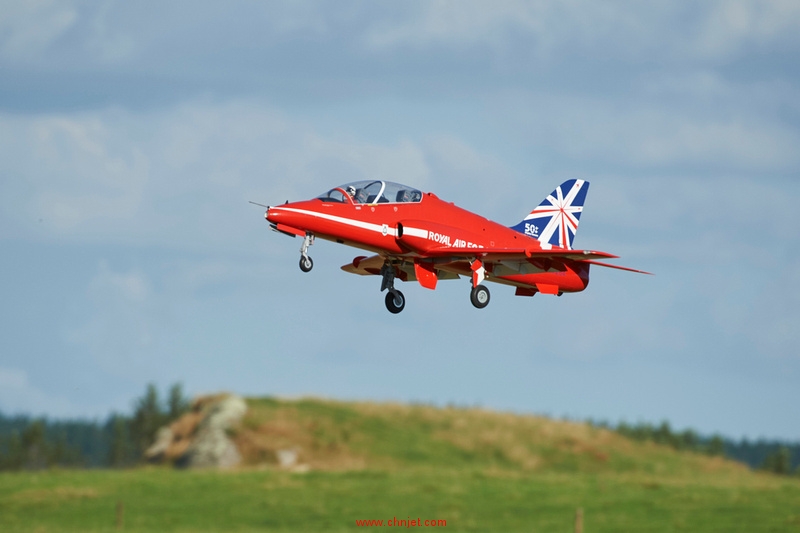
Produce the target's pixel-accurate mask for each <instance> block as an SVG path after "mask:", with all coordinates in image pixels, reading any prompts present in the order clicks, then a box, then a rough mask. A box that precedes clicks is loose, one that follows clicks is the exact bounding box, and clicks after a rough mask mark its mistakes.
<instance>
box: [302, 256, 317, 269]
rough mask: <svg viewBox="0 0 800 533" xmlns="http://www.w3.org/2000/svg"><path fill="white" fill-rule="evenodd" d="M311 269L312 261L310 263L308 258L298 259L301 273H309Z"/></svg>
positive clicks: (312, 266)
mask: <svg viewBox="0 0 800 533" xmlns="http://www.w3.org/2000/svg"><path fill="white" fill-rule="evenodd" d="M312 268H314V261H312V260H311V258H310V257H308V256H305V257H301V258H300V270H302V271H303V272H311V269H312Z"/></svg>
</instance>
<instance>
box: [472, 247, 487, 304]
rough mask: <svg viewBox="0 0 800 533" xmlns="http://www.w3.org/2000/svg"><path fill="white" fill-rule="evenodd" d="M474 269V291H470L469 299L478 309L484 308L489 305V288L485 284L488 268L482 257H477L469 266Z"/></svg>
mask: <svg viewBox="0 0 800 533" xmlns="http://www.w3.org/2000/svg"><path fill="white" fill-rule="evenodd" d="M469 268H470V270H472V291H471V292H470V293H469V300H470V301H471V302H472V305H474V306H475V307H477V308H478V309H483V308H484V307H486V306H487V305H489V289H487V288H486V286H485V285H483V280H485V279H486V268H484V266H483V262H482V261H481V260H480V259H476V260H475V261H473V262H472V264H470V266H469Z"/></svg>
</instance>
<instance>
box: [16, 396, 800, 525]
mask: <svg viewBox="0 0 800 533" xmlns="http://www.w3.org/2000/svg"><path fill="white" fill-rule="evenodd" d="M250 406H251V409H250V413H249V414H248V416H247V419H246V420H245V421H244V423H243V425H242V428H241V429H240V430H238V431H237V432H236V439H237V440H239V441H242V442H246V443H249V448H247V450H249V451H248V452H246V454H245V455H246V458H247V460H248V461H249V462H250V463H259V462H262V461H265V460H267V461H268V460H269V457H270V447H275V448H280V447H283V446H287V445H297V446H300V447H301V449H302V451H301V456H302V457H303V461H304V462H306V463H307V464H310V465H311V466H312V470H311V471H310V472H307V473H292V472H287V471H281V470H279V469H277V468H276V467H275V466H274V465H271V464H251V465H250V466H246V467H243V468H242V469H239V470H236V471H231V472H213V471H176V470H172V469H169V468H166V467H165V468H143V469H136V470H127V471H109V470H105V471H98V470H94V471H59V470H55V471H45V472H20V473H2V474H0V532H3V533H13V532H17V531H20V532H22V531H24V532H42V533H44V532H55V531H90V532H91V531H98V532H99V531H109V532H111V531H117V529H116V507H117V504H118V502H122V503H123V505H124V527H123V530H124V531H157V532H189V531H234V532H237V531H284V532H289V531H298V532H299V531H314V532H317V531H359V530H370V529H372V530H375V529H378V530H382V529H398V528H361V527H356V525H355V521H356V520H357V519H359V520H360V519H379V520H381V519H382V520H387V519H389V518H392V517H397V518H398V519H407V518H408V517H411V518H412V519H413V518H417V517H419V518H422V519H423V520H424V519H444V520H446V521H447V527H446V528H445V530H446V531H502V532H516V531H519V532H534V531H542V532H551V531H560V532H565V533H566V532H570V531H572V530H573V523H574V519H575V511H576V509H577V508H579V507H580V508H582V509H583V514H584V519H583V520H584V531H585V532H586V533H595V532H619V531H653V532H659V531H665V532H666V531H692V532H702V531H734V532H735V531H741V532H758V531H800V480H799V479H797V478H781V477H777V476H771V475H768V474H763V473H754V472H750V471H749V470H747V469H746V468H743V467H741V466H738V465H736V464H733V463H730V462H727V461H723V460H721V459H719V458H707V457H703V456H699V455H696V454H691V453H682V452H676V451H674V450H671V449H667V448H663V447H659V446H655V445H651V444H650V445H649V444H640V443H633V442H631V441H628V440H626V439H623V438H620V437H619V436H618V435H615V434H612V433H609V432H606V431H602V430H596V429H592V428H589V427H587V426H584V425H582V424H572V423H566V422H557V421H552V420H548V419H544V418H539V417H519V416H514V415H509V414H502V413H487V412H484V411H480V410H466V409H434V408H431V407H426V406H398V405H374V404H357V403H342V402H329V401H317V400H302V401H294V402H289V401H279V400H275V399H260V400H251V401H250ZM403 529H405V528H403ZM414 529H416V528H414ZM425 529H428V528H425Z"/></svg>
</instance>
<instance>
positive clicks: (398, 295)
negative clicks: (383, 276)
mask: <svg viewBox="0 0 800 533" xmlns="http://www.w3.org/2000/svg"><path fill="white" fill-rule="evenodd" d="M385 301H386V309H388V310H389V312H390V313H392V314H395V315H396V314H397V313H399V312H400V311H402V310H403V309H404V308H405V306H406V297H405V296H403V293H402V292H400V291H394V293H393V292H391V291H389V292H387V293H386V300H385Z"/></svg>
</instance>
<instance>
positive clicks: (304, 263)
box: [300, 232, 314, 272]
mask: <svg viewBox="0 0 800 533" xmlns="http://www.w3.org/2000/svg"><path fill="white" fill-rule="evenodd" d="M312 244H314V234H313V233H311V232H307V233H306V236H305V237H304V238H303V244H302V245H301V246H300V270H302V271H303V272H311V269H312V268H314V261H313V260H312V259H311V258H310V257H309V256H308V247H309V246H311V245H312Z"/></svg>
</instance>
